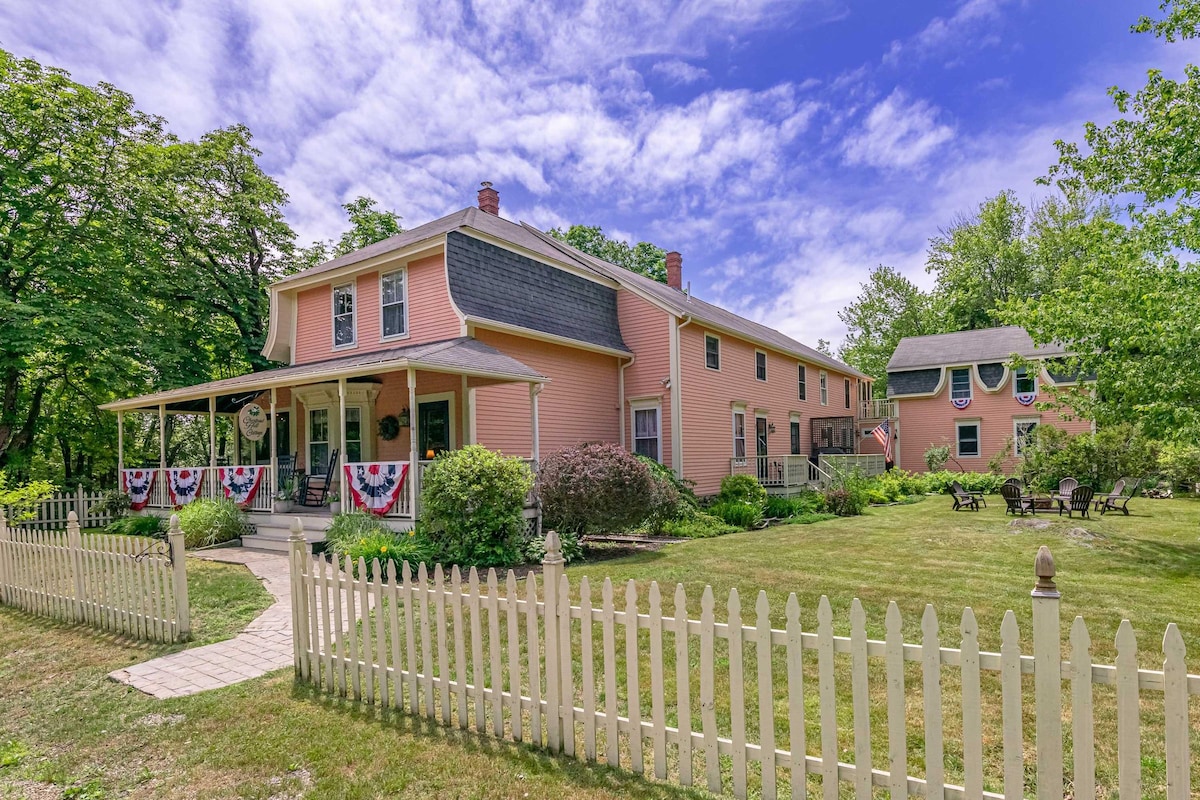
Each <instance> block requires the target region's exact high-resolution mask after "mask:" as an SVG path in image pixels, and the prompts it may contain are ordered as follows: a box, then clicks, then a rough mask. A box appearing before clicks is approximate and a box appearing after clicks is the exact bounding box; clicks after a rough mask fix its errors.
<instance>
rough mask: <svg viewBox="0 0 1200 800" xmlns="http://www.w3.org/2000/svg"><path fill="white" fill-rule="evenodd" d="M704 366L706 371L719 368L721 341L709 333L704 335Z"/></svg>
mask: <svg viewBox="0 0 1200 800" xmlns="http://www.w3.org/2000/svg"><path fill="white" fill-rule="evenodd" d="M704 366H705V367H706V368H707V369H716V370H719V369H720V368H721V339H720V338H719V337H717V336H713V335H712V334H711V333H706V334H704Z"/></svg>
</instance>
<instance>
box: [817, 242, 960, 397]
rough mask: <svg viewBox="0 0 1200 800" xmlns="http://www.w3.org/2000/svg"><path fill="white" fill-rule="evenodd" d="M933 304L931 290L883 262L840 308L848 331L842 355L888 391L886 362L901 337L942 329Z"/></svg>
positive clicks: (842, 319) (840, 351) (881, 389)
mask: <svg viewBox="0 0 1200 800" xmlns="http://www.w3.org/2000/svg"><path fill="white" fill-rule="evenodd" d="M935 308H936V304H935V302H934V299H933V297H932V296H931V295H929V294H926V293H925V292H922V291H921V290H920V289H919V288H917V285H916V284H914V283H913V282H912V281H910V280H909V279H908V278H906V277H904V276H903V275H901V274H900V272H899V271H897V270H896V269H894V268H892V267H888V266H885V265H883V264H880V265H879V266H878V267H876V268H875V269H873V270H871V275H870V277H869V278H868V280H867V282H866V283H864V284H862V292H861V293H860V294H859V296H858V298H857V299H856V300H855V301H854V302H853V303H851V304H850V305H848V306H846V307H845V308H844V309H842V310H841V311H839V312H838V319H840V320H841V321H842V323H843V324H844V325H845V326H846V328H847V330H848V333H847V334H846V339H845V341H843V343H842V347H841V349H840V350H839V351H838V355H839V357H840V358H841V359H842V361H845V362H846V363H847V364H849V365H851V366H853V367H856V368H858V369H859V370H861V371H863V372H865V373H866V374H868V375H870V376H871V377H872V378H874V379H875V381H876V383H875V390H876V391H877V392H883V391H886V389H887V363H888V361H889V360H890V359H891V357H892V353H893V352H894V351H895V350H896V345H897V344H899V343H900V340H901V339H903V338H904V337H906V336H924V335H925V334H929V333H940V332H942V324H941V320H940V318H939V317H938V315H937V313H936V312H935ZM881 396H882V395H881Z"/></svg>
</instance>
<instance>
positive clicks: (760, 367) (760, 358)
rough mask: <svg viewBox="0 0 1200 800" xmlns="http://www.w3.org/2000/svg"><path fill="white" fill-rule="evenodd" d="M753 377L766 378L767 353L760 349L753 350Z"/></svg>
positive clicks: (762, 379)
mask: <svg viewBox="0 0 1200 800" xmlns="http://www.w3.org/2000/svg"><path fill="white" fill-rule="evenodd" d="M754 377H755V378H757V379H758V380H760V381H765V380H766V379H767V354H766V353H764V352H763V351H762V350H755V351H754Z"/></svg>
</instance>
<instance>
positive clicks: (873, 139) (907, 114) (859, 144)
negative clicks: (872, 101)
mask: <svg viewBox="0 0 1200 800" xmlns="http://www.w3.org/2000/svg"><path fill="white" fill-rule="evenodd" d="M938 116H939V113H938V109H937V108H936V107H934V106H933V105H931V104H929V103H927V102H925V101H924V100H912V101H910V100H909V99H908V96H907V95H906V94H905V93H904V91H903V90H901V89H896V90H894V91H893V92H892V93H891V94H890V95H888V96H887V97H886V98H884V100H882V101H881V102H880V103H878V104H877V105H876V106H875V107H874V108H872V109H871V111H870V113H869V114H867V118H866V120H865V121H864V122H863V124H862V126H861V128H860V129H859V130H858V131H857V132H856V133H854V134H852V135H851V136H850V137H849V138H847V139H846V141H845V143H844V145H843V152H844V154H845V160H846V163H847V164H852V165H858V164H865V165H867V166H872V167H879V168H881V169H905V168H911V167H915V166H918V165H919V164H921V162H923V161H925V159H927V158H928V157H929V156H930V155H932V154H933V152H934V151H935V150H937V149H938V148H939V147H940V146H941V145H943V144H945V143H946V142H948V141H950V140H951V139H952V138H953V137H954V129H953V128H952V127H951V126H949V125H945V124H942V123H940V122H938Z"/></svg>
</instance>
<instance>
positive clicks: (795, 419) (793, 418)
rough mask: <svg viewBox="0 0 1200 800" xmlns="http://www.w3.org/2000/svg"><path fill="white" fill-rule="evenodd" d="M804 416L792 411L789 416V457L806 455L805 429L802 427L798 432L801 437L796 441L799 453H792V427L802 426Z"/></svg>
mask: <svg viewBox="0 0 1200 800" xmlns="http://www.w3.org/2000/svg"><path fill="white" fill-rule="evenodd" d="M802 419H803V415H802V414H801V413H800V412H799V411H792V412H791V413H789V414H788V454H789V455H804V428H803V427H801V428H800V429H799V431H798V433H799V437H798V438H797V440H796V445H797V446H798V447H799V449H800V452H799V453H793V452H792V426H793V425H800V423H801V420H802Z"/></svg>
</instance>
